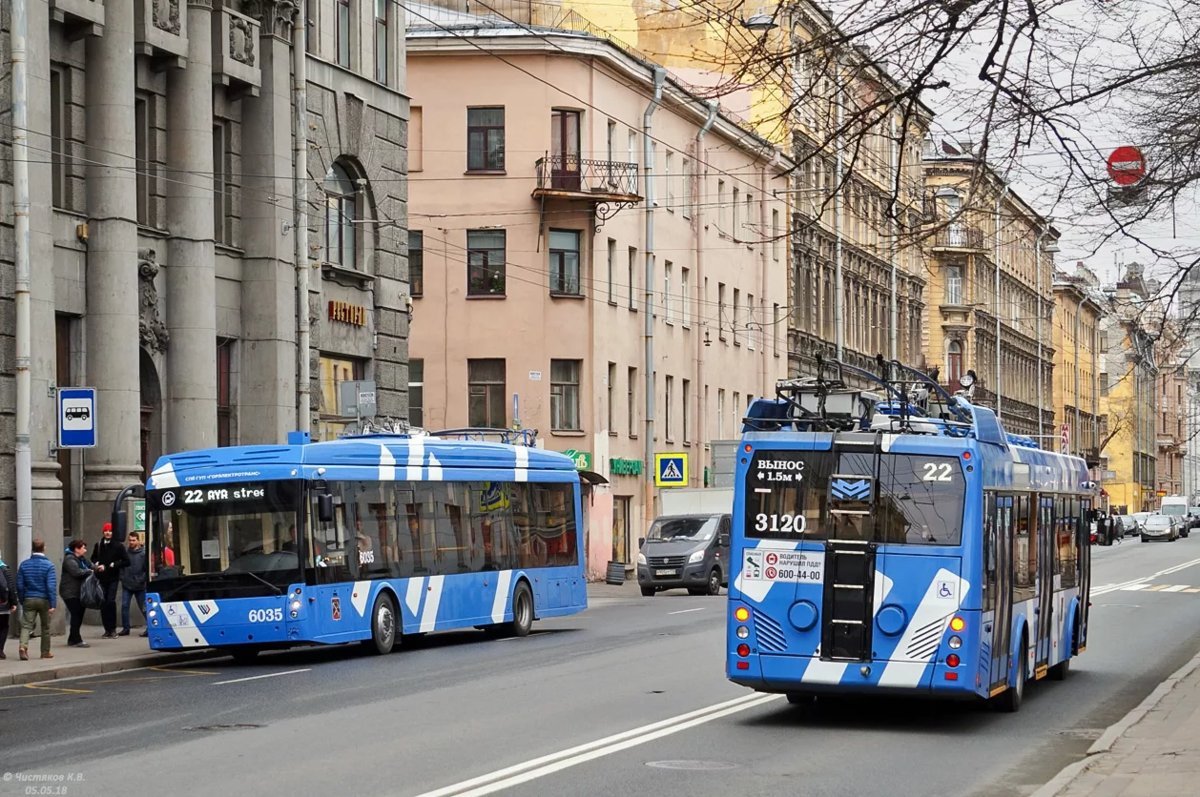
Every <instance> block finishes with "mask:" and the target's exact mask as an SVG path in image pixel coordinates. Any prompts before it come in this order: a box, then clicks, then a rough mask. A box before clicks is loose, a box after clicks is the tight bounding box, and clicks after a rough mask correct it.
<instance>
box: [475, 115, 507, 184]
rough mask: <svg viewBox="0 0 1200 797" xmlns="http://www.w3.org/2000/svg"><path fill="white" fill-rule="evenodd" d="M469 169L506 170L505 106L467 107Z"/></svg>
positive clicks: (485, 170)
mask: <svg viewBox="0 0 1200 797" xmlns="http://www.w3.org/2000/svg"><path fill="white" fill-rule="evenodd" d="M467 171H469V172H502V171H504V108H468V109H467Z"/></svg>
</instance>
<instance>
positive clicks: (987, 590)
mask: <svg viewBox="0 0 1200 797" xmlns="http://www.w3.org/2000/svg"><path fill="white" fill-rule="evenodd" d="M999 527H1000V524H999V522H998V515H997V510H996V496H995V494H994V493H988V494H987V495H986V496H985V497H984V504H983V569H984V579H983V610H984V611H985V612H988V611H993V610H995V608H996V586H997V585H996V553H997V549H998V543H999V540H997V538H996V533H997V529H998V528H999Z"/></svg>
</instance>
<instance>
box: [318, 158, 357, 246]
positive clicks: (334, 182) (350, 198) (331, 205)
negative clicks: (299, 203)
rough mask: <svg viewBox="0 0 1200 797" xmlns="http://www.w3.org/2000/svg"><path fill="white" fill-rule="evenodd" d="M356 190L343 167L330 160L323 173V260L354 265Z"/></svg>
mask: <svg viewBox="0 0 1200 797" xmlns="http://www.w3.org/2000/svg"><path fill="white" fill-rule="evenodd" d="M357 220H358V192H357V191H356V190H355V188H354V183H353V181H351V179H350V175H348V174H346V170H345V169H343V168H342V167H341V166H339V165H338V164H336V163H335V164H333V166H332V167H330V169H329V174H328V175H326V177H325V261H326V262H327V263H336V264H337V265H339V266H344V267H346V268H356V267H357V265H358V253H357V250H356V249H357V247H356V241H357V230H355V228H354V227H355V222H356V221H357Z"/></svg>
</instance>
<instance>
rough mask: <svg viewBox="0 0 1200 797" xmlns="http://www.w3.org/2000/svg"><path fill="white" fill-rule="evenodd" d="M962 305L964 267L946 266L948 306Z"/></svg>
mask: <svg viewBox="0 0 1200 797" xmlns="http://www.w3.org/2000/svg"><path fill="white" fill-rule="evenodd" d="M962 303H963V297H962V266H946V304H962Z"/></svg>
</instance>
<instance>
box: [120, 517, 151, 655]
mask: <svg viewBox="0 0 1200 797" xmlns="http://www.w3.org/2000/svg"><path fill="white" fill-rule="evenodd" d="M126 554H127V555H128V556H129V565H128V566H127V567H125V568H123V569H122V570H121V630H120V631H119V632H118V633H117V636H129V602H130V600H131V599H136V600H137V605H138V606H140V607H141V609H142V613H143V614H145V611H146V548H145V546H144V545H142V535H141V534H138V533H137V532H136V531H135V532H131V533H130V535H129V550H128V551H126ZM147 635H148V634H147V632H146V631H142V633H141V636H147Z"/></svg>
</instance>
